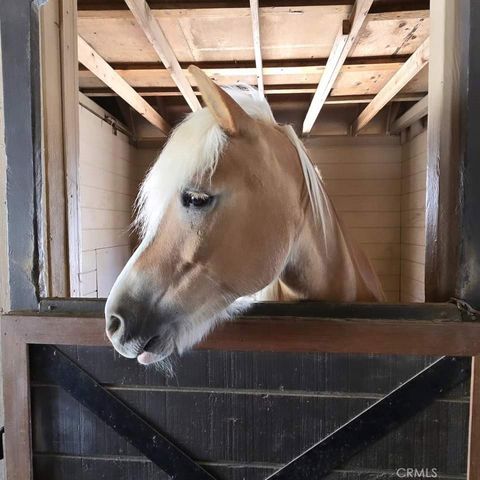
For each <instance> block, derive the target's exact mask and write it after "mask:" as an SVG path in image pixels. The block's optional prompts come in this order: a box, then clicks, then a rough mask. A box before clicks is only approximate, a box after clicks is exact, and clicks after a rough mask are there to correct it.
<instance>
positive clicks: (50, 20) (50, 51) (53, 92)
mask: <svg viewBox="0 0 480 480" xmlns="http://www.w3.org/2000/svg"><path fill="white" fill-rule="evenodd" d="M61 14H62V10H61V6H60V2H59V1H58V0H54V1H52V2H49V3H48V4H47V5H45V8H42V9H41V10H40V22H41V29H40V31H41V48H42V55H41V59H42V75H43V77H44V78H43V81H42V90H43V93H42V103H43V105H42V112H43V142H44V165H45V167H44V168H45V180H46V181H45V206H46V207H45V209H46V211H45V214H46V215H45V217H46V218H45V227H44V228H45V235H46V237H47V241H46V242H45V247H46V252H47V255H46V262H45V265H46V269H45V270H46V272H45V276H46V277H47V278H46V285H47V291H48V293H47V294H48V295H50V296H59V297H66V296H68V295H69V294H70V287H69V284H70V278H69V261H68V260H69V252H68V250H69V244H68V225H67V193H66V178H65V168H66V165H65V161H64V153H65V149H64V125H63V99H62V95H59V94H58V92H61V91H62V77H63V69H62V63H61V42H60V38H61V27H60V25H61V23H62V22H61ZM72 221H74V219H72Z"/></svg>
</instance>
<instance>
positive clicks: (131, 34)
mask: <svg viewBox="0 0 480 480" xmlns="http://www.w3.org/2000/svg"><path fill="white" fill-rule="evenodd" d="M352 4H353V2H350V4H349V5H316V6H315V5H308V4H307V5H305V4H304V5H302V6H301V7H299V8H292V5H280V6H279V5H278V4H277V5H274V6H264V5H263V4H262V5H261V6H260V21H261V25H262V57H263V59H264V61H265V62H266V61H268V60H271V59H276V60H288V59H300V58H303V59H309V58H324V59H326V58H328V56H329V54H330V52H331V50H332V46H333V43H334V40H335V37H336V35H337V32H338V29H339V27H340V25H341V24H342V21H343V20H344V19H346V18H348V15H349V13H350V11H351V8H352V7H351V6H352ZM162 5H163V4H162ZM374 7H375V4H374ZM152 14H153V16H154V17H155V18H156V19H157V21H158V23H159V25H160V27H161V28H162V29H163V31H164V32H165V36H166V37H167V39H168V41H169V43H170V44H171V45H174V46H175V54H176V57H177V59H178V60H179V62H189V63H193V62H195V63H196V62H202V61H220V60H224V61H231V62H233V61H243V60H250V61H252V62H253V60H254V51H253V40H252V30H251V16H250V9H249V6H248V2H244V3H243V6H242V7H240V8H235V7H232V5H229V7H228V8H202V9H198V8H194V5H192V4H191V5H189V7H188V8H177V9H171V10H168V9H165V8H163V6H162V8H154V9H152ZM132 20H134V19H133V16H132V14H131V13H130V12H129V11H128V10H123V11H108V10H96V11H80V13H79V25H80V34H81V35H82V36H84V38H85V39H86V40H87V41H88V42H89V43H91V45H92V46H93V47H94V48H95V49H97V50H98V52H99V53H100V54H101V55H102V56H103V57H104V58H105V59H106V60H107V61H108V62H131V61H132V59H135V61H137V62H157V61H158V55H157V54H156V53H155V50H154V49H153V48H152V46H151V44H150V42H149V41H148V40H147V38H146V37H145V36H144V34H143V33H142V31H141V29H140V28H139V27H138V24H136V23H135V22H134V21H132ZM428 34H429V12H428V9H423V10H409V11H403V12H399V11H397V12H384V13H372V14H369V15H368V17H367V19H366V25H365V30H364V33H363V34H362V38H361V39H360V41H359V42H358V44H357V45H356V46H355V47H354V49H353V51H352V55H353V57H368V56H382V55H385V56H393V55H411V54H412V53H413V52H414V51H415V49H416V48H417V47H418V46H419V45H420V44H421V43H422V42H423V41H424V40H425V38H426V37H427V36H428ZM219 38H221V39H222V42H221V43H219V42H218V39H219ZM372 83H373V82H372Z"/></svg>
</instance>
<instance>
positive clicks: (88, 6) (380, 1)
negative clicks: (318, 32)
mask: <svg viewBox="0 0 480 480" xmlns="http://www.w3.org/2000/svg"><path fill="white" fill-rule="evenodd" d="M353 2H354V0H262V8H271V7H273V8H278V7H305V6H319V7H328V6H339V5H352V4H353ZM148 3H149V5H150V8H151V9H152V10H178V9H192V8H195V9H214V8H215V9H221V8H230V9H231V8H242V7H245V1H244V0H229V1H226V0H216V1H212V0H183V1H177V0H167V1H165V0H150V1H149V2H148ZM126 8H127V7H126V5H125V2H124V1H123V0H78V9H79V10H80V11H82V12H89V11H92V12H98V11H99V10H109V11H114V12H121V11H122V10H125V9H126ZM428 8H429V0H377V1H376V2H375V3H374V4H373V7H372V13H385V12H395V13H401V12H402V11H412V10H413V11H415V10H428Z"/></svg>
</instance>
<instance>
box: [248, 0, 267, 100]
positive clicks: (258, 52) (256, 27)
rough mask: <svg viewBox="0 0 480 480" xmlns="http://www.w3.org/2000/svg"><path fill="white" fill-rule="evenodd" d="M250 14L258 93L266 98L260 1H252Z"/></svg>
mask: <svg viewBox="0 0 480 480" xmlns="http://www.w3.org/2000/svg"><path fill="white" fill-rule="evenodd" d="M250 13H251V15H252V34H253V51H254V54H255V68H256V75H257V87H258V92H259V93H260V95H261V96H262V97H265V93H264V92H265V89H264V86H263V61H262V44H261V37H260V12H259V8H258V0H250Z"/></svg>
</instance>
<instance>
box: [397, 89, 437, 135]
mask: <svg viewBox="0 0 480 480" xmlns="http://www.w3.org/2000/svg"><path fill="white" fill-rule="evenodd" d="M427 114H428V95H425V96H424V97H423V98H422V99H421V100H420V101H419V102H417V103H416V104H415V105H414V106H413V107H411V108H409V109H408V110H407V111H406V112H405V113H404V114H403V115H401V116H400V117H399V118H397V120H395V122H393V125H392V127H391V129H390V133H399V132H401V131H402V130H404V129H405V128H408V127H409V126H410V125H413V124H414V123H415V122H417V121H418V120H420V119H421V118H423V117H425V116H426V115H427Z"/></svg>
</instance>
